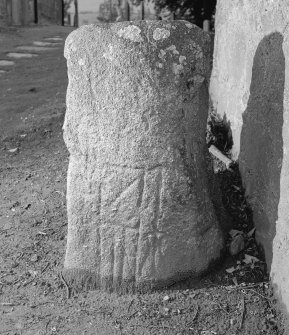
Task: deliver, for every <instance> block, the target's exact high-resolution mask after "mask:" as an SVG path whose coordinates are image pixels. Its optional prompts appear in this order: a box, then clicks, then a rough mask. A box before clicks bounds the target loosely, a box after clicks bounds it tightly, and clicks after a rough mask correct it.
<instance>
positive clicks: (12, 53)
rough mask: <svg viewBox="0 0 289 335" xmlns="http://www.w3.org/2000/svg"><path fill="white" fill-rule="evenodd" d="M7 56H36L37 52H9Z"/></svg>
mask: <svg viewBox="0 0 289 335" xmlns="http://www.w3.org/2000/svg"><path fill="white" fill-rule="evenodd" d="M7 57H11V58H33V57H38V55H37V54H30V53H21V52H9V53H8V54H7Z"/></svg>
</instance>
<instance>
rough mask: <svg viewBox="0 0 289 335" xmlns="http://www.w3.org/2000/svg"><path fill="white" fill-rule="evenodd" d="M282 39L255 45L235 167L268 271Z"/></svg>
mask: <svg viewBox="0 0 289 335" xmlns="http://www.w3.org/2000/svg"><path fill="white" fill-rule="evenodd" d="M282 44H283V36H282V35H281V34H280V33H278V32H274V33H271V34H270V35H267V36H265V37H264V38H263V39H262V40H261V42H260V43H259V45H258V47H257V50H256V53H255V56H254V61H253V68H252V79H251V86H250V96H249V101H248V105H247V109H246V110H245V111H244V113H243V128H242V132H241V143H240V155H239V167H240V172H241V175H242V180H243V185H244V187H245V189H246V195H247V196H248V201H249V203H250V205H251V207H252V210H253V220H254V223H255V226H256V239H257V242H258V244H259V245H260V247H261V250H262V251H263V253H264V255H265V258H266V263H267V270H268V271H270V267H271V263H272V248H273V247H272V243H273V239H274V237H275V234H276V220H277V218H278V204H279V198H280V174H281V167H282V160H283V139H282V126H283V109H284V108H283V96H284V83H285V57H284V53H283V50H282Z"/></svg>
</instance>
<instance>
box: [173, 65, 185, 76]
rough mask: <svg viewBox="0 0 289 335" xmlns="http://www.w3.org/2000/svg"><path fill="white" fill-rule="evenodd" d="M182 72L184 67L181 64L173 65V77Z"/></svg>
mask: <svg viewBox="0 0 289 335" xmlns="http://www.w3.org/2000/svg"><path fill="white" fill-rule="evenodd" d="M183 70H184V67H183V65H182V64H177V63H173V73H174V74H175V75H177V76H178V75H179V74H180V73H181V72H182V71H183Z"/></svg>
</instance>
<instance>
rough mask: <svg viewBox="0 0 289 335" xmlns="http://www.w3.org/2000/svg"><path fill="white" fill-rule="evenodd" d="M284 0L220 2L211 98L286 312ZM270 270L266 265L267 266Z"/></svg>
mask: <svg viewBox="0 0 289 335" xmlns="http://www.w3.org/2000/svg"><path fill="white" fill-rule="evenodd" d="M288 22H289V3H288V1H283V0H282V1H281V0H279V1H269V0H266V1H251V0H244V1H237V0H234V1H226V0H220V1H219V2H218V6H217V13H216V36H215V49H214V66H213V72H212V77H211V84H210V93H211V97H212V101H213V105H214V108H215V109H216V111H217V113H218V114H219V115H221V116H223V117H226V119H227V120H228V121H229V123H230V125H231V128H232V135H233V141H234V147H233V157H234V159H238V160H239V165H240V170H241V174H242V178H243V183H244V186H245V187H246V192H247V195H248V199H249V202H250V203H251V205H252V208H253V216H254V222H255V225H256V228H257V231H256V238H257V241H258V242H259V243H260V244H261V245H262V247H263V248H264V251H265V256H266V260H267V265H268V269H269V270H270V268H271V277H272V281H273V283H274V284H275V285H276V292H277V293H278V294H279V296H280V297H281V300H282V301H283V302H284V303H285V304H286V306H287V309H289V261H288V260H289V221H288V216H289V203H288V201H289V191H288V190H289V176H288V173H289V161H288V148H289V130H288V122H289V113H288V112H289V108H288V101H289V92H288V90H289V86H288V83H286V78H288V71H289V68H288V64H287V60H288V59H289V44H288V34H289V30H288ZM271 265H272V266H271Z"/></svg>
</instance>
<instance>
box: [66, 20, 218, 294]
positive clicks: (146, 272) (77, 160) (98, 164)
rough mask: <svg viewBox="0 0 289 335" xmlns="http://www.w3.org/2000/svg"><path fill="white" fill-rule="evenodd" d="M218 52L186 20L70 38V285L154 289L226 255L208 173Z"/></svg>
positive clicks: (118, 26) (95, 28) (93, 30)
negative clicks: (213, 61) (211, 81)
mask: <svg viewBox="0 0 289 335" xmlns="http://www.w3.org/2000/svg"><path fill="white" fill-rule="evenodd" d="M209 48H210V38H209V37H208V35H207V34H205V33H204V32H202V31H201V30H200V29H199V28H197V27H195V26H193V25H192V24H190V23H188V22H186V21H174V22H171V23H165V22H161V21H148V22H146V21H139V22H120V23H113V24H101V25H90V26H84V27H81V28H80V29H78V30H76V31H74V32H72V33H71V34H70V36H69V37H68V38H67V40H66V46H65V56H66V58H67V64H68V75H69V85H68V92H67V113H66V118H65V123H64V139H65V142H66V145H67V147H68V149H69V152H70V163H69V169H68V190H67V203H68V237H67V250H66V257H65V264H64V271H63V275H64V278H65V280H66V281H67V282H68V283H69V285H71V286H73V287H75V288H79V289H81V288H83V287H86V288H88V289H94V288H101V289H105V290H111V289H113V290H116V291H121V292H126V291H134V290H137V291H147V290H150V289H153V288H157V287H163V286H165V285H169V284H172V283H174V282H175V281H178V280H181V279H185V278H187V277H189V276H198V275H200V274H202V273H203V272H204V271H206V270H207V269H208V268H209V266H210V265H211V264H212V263H213V262H214V261H216V260H218V259H219V257H220V254H221V251H222V249H223V246H224V243H223V237H222V233H221V231H220V230H219V228H218V224H217V219H216V215H215V212H214V209H213V205H212V202H211V199H210V195H209V189H208V186H209V185H208V184H209V183H208V172H207V165H206V157H207V153H208V152H207V147H206V141H205V131H206V122H207V113H208V92H207V91H208V90H207V85H208V77H209V72H210V63H209V55H210V49H209Z"/></svg>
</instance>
